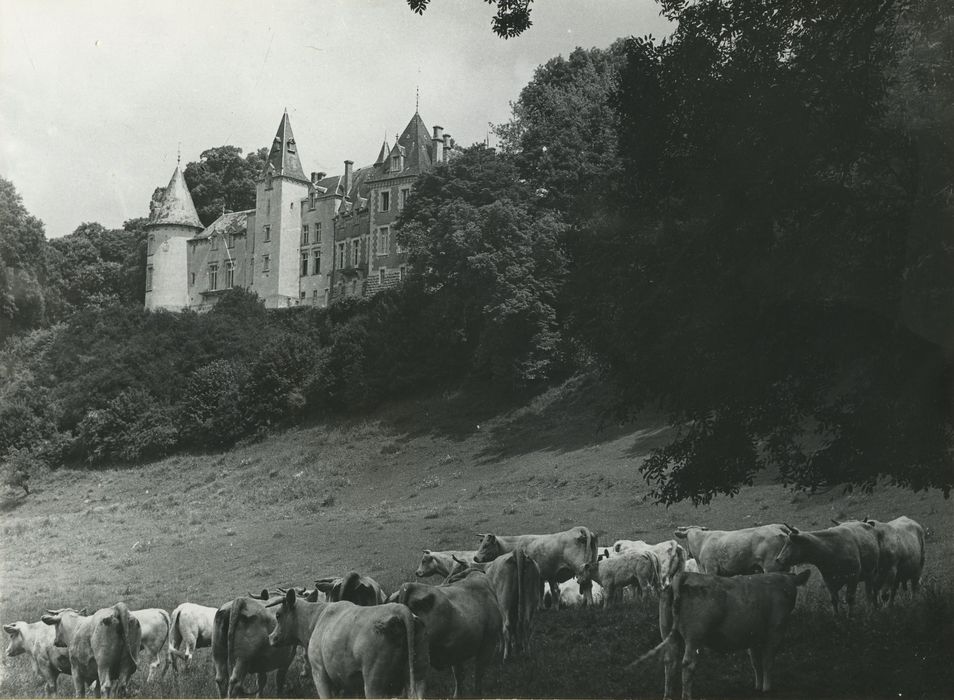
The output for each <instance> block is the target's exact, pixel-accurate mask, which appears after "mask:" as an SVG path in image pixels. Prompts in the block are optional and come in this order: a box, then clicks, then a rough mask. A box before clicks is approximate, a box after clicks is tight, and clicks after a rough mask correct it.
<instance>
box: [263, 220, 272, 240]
mask: <svg viewBox="0 0 954 700" xmlns="http://www.w3.org/2000/svg"><path fill="white" fill-rule="evenodd" d="M263 230H264V232H265V240H266V241H270V240H272V227H271V226H270V225H269V224H265V228H264V229H263Z"/></svg>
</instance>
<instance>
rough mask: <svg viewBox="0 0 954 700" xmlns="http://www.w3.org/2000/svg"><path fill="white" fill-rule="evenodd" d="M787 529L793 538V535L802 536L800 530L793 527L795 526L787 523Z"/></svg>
mask: <svg viewBox="0 0 954 700" xmlns="http://www.w3.org/2000/svg"><path fill="white" fill-rule="evenodd" d="M785 527H787V528H788V534H789V535H790V536H791V535H798V534H800V533H799V532H798V528H797V527H793V526H791V525H789V524H788V523H785Z"/></svg>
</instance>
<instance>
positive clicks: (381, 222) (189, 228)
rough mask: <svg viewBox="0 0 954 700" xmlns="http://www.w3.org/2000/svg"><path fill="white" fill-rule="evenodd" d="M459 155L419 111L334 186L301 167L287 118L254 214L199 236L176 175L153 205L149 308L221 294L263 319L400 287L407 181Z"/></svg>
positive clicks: (197, 304) (195, 304)
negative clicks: (270, 312) (278, 311)
mask: <svg viewBox="0 0 954 700" xmlns="http://www.w3.org/2000/svg"><path fill="white" fill-rule="evenodd" d="M454 148H455V146H454V142H453V140H452V139H451V138H450V135H448V134H444V133H443V128H442V127H440V126H435V127H434V129H433V132H430V131H429V130H428V128H427V127H426V126H425V125H424V121H423V120H422V119H421V116H420V114H418V113H417V112H415V114H414V116H413V117H412V118H411V121H410V122H409V123H408V125H407V127H406V128H405V129H404V132H403V133H402V134H401V135H400V136H399V137H398V138H397V141H396V142H395V143H394V145H393V146H392V145H390V144H389V143H388V142H387V140H386V139H385V141H384V143H383V144H382V146H381V149H380V151H379V152H378V157H377V160H375V162H374V163H373V164H372V165H369V166H367V167H363V168H355V167H354V163H353V162H352V161H350V160H346V161H345V162H344V172H343V174H341V175H334V176H331V177H329V176H326V175H325V173H317V172H313V173H311V177H306V176H305V173H304V171H303V170H302V167H301V160H300V158H299V154H298V145H297V144H296V143H295V137H294V135H293V134H292V129H291V122H290V121H289V118H288V113H287V112H285V114H284V115H283V116H282V120H281V123H280V124H279V125H278V132H277V133H276V134H275V139H274V141H273V142H272V145H271V149H270V151H269V154H268V160H267V162H266V165H265V169H264V171H263V172H262V173H261V177H260V178H259V180H258V182H257V183H256V190H255V208H254V209H249V210H248V211H239V212H228V213H223V214H222V216H220V217H219V218H218V219H216V220H215V221H214V222H213V223H212V224H211V225H209V226H208V227H206V228H203V226H202V224H201V222H200V221H199V217H198V214H197V213H196V209H195V205H194V204H193V202H192V196H191V194H190V193H189V188H188V187H187V186H186V183H185V178H184V177H183V175H182V171H181V170H180V169H179V168H178V166H177V167H176V170H175V172H174V173H173V175H172V180H171V181H170V182H169V185H168V187H166V188H165V190H163V191H161V193H160V194H159V196H157V197H156V198H155V199H154V201H153V202H152V206H151V210H150V215H149V223H148V225H147V231H148V238H147V241H148V242H147V253H146V298H145V306H146V308H147V309H169V310H181V309H187V308H188V309H197V310H203V309H207V308H211V306H213V305H214V304H215V302H216V299H217V298H218V297H219V296H220V295H221V294H222V293H224V292H225V291H226V290H228V289H230V288H233V287H242V288H245V289H248V290H249V291H252V292H255V293H256V294H258V296H260V297H262V298H263V299H264V300H265V305H266V306H267V307H270V308H280V307H287V306H295V305H298V304H309V305H315V306H326V305H327V304H328V303H329V302H330V301H331V300H332V299H334V298H338V297H342V296H368V295H371V294H374V293H375V292H377V291H379V290H381V289H384V288H387V287H392V286H395V285H397V284H399V283H400V282H401V281H402V280H403V279H404V275H405V274H406V271H407V255H406V253H405V252H404V251H403V250H402V249H401V247H400V246H399V245H398V243H397V240H396V237H395V230H394V225H395V222H396V220H397V218H398V215H399V214H400V211H401V209H403V208H404V204H405V202H406V201H407V197H408V196H409V195H410V192H411V189H412V188H413V186H414V181H415V180H416V179H417V178H418V177H419V176H420V175H421V174H423V173H425V172H427V171H428V170H430V169H431V168H433V167H434V166H435V165H437V164H438V163H442V162H444V161H446V160H447V158H448V157H449V156H450V155H451V154H452V152H453V149H454Z"/></svg>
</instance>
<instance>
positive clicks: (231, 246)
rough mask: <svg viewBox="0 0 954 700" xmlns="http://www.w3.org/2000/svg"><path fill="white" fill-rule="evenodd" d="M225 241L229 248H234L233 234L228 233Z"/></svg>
mask: <svg viewBox="0 0 954 700" xmlns="http://www.w3.org/2000/svg"><path fill="white" fill-rule="evenodd" d="M226 240H227V245H228V247H229V248H234V247H235V234H234V233H230V234H229V237H228V239H226Z"/></svg>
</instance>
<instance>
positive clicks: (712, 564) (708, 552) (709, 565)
mask: <svg viewBox="0 0 954 700" xmlns="http://www.w3.org/2000/svg"><path fill="white" fill-rule="evenodd" d="M696 532H697V533H698V534H697V539H698V540H699V541H700V542H701V544H700V545H697V546H698V548H699V552H698V556H697V557H696V558H697V559H698V561H699V564H700V566H701V567H702V568H703V570H704V571H705V572H706V573H710V574H718V575H720V576H736V575H739V574H750V573H753V572H755V571H758V570H761V571H763V572H772V571H774V570H776V569H777V568H778V567H777V565H776V564H775V557H776V556H777V555H778V553H779V552H780V551H781V550H782V547H783V546H784V545H785V537H786V533H785V530H784V529H783V527H782V526H781V525H760V526H758V527H750V528H743V529H741V530H704V531H696Z"/></svg>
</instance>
